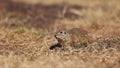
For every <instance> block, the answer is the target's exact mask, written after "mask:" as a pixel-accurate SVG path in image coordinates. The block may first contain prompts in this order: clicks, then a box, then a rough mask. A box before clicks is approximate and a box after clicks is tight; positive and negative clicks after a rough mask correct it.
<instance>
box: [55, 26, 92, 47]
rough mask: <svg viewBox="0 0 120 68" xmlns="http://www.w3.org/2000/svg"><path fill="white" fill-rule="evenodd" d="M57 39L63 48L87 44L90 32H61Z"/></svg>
mask: <svg viewBox="0 0 120 68" xmlns="http://www.w3.org/2000/svg"><path fill="white" fill-rule="evenodd" d="M55 37H56V39H57V40H58V42H59V44H60V45H61V46H62V47H63V48H66V47H68V46H76V45H82V44H86V43H88V42H89V39H90V37H89V35H88V32H87V31H85V30H84V29H82V28H73V29H70V30H60V31H57V32H56V33H55Z"/></svg>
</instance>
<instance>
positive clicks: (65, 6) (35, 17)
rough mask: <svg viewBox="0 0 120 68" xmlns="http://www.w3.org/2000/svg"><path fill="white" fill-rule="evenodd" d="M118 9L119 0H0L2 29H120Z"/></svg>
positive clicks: (0, 25) (48, 30) (119, 10)
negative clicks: (114, 27) (110, 26)
mask: <svg viewBox="0 0 120 68" xmlns="http://www.w3.org/2000/svg"><path fill="white" fill-rule="evenodd" d="M119 6H120V1H119V0H0V27H5V28H18V27H23V26H25V27H26V28H29V29H31V28H37V29H42V30H45V31H47V32H51V31H56V30H57V29H71V28H75V27H82V28H84V29H86V30H88V29H89V28H93V29H101V28H102V27H103V25H104V26H105V25H107V26H108V25H112V26H113V25H115V26H119V23H120V7H119ZM116 24H117V25H116ZM56 28H57V29H56Z"/></svg>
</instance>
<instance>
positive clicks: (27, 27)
mask: <svg viewBox="0 0 120 68" xmlns="http://www.w3.org/2000/svg"><path fill="white" fill-rule="evenodd" d="M14 1H15V0H14ZM25 1H26V2H28V0H25ZM32 1H33V0H31V1H30V0H29V2H32ZM64 1H65V2H69V3H70V4H67V3H64V4H57V3H59V2H63V1H62V0H56V1H54V0H50V2H49V3H50V4H51V5H44V4H26V3H23V2H13V1H11V0H9V1H8V0H1V1H0V9H1V11H0V26H1V27H0V67H1V68H33V67H34V68H39V67H41V68H119V67H120V7H119V6H120V1H119V0H71V1H69V0H64ZM37 2H38V0H34V3H37ZM40 3H47V2H46V0H44V1H40ZM52 13H54V14H52ZM75 27H80V28H83V29H85V30H86V31H88V33H89V35H90V36H91V37H92V39H93V40H94V42H93V43H90V44H87V47H85V48H80V47H77V48H75V49H73V50H71V51H64V50H59V49H58V50H56V49H54V50H50V49H49V48H50V46H51V45H55V44H57V41H56V39H55V38H54V36H53V33H54V32H55V31H57V30H58V29H72V28H75Z"/></svg>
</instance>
